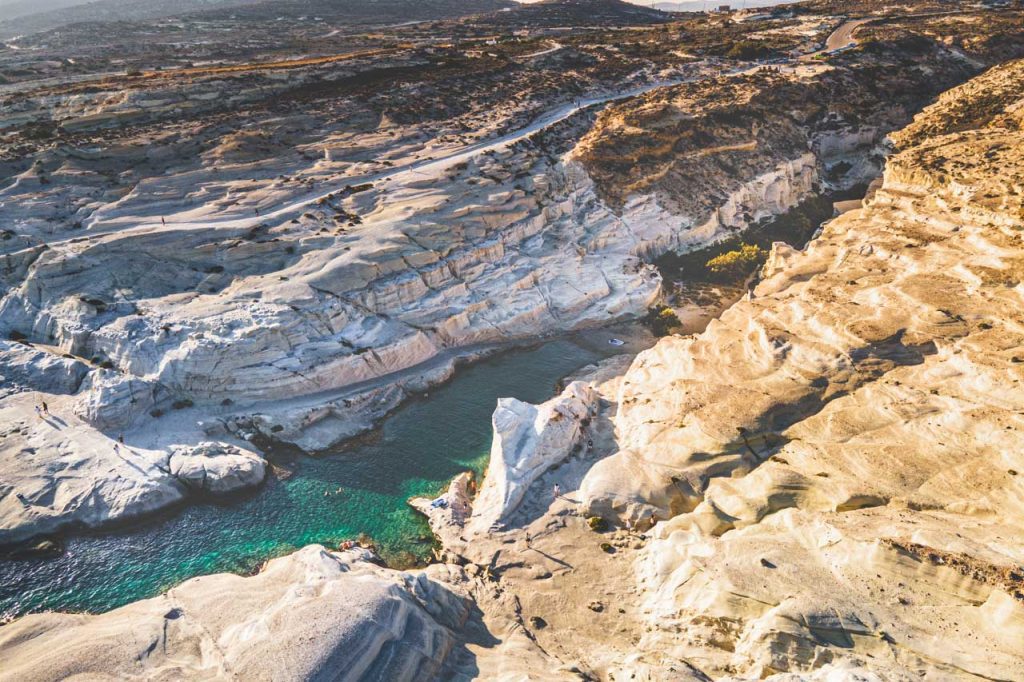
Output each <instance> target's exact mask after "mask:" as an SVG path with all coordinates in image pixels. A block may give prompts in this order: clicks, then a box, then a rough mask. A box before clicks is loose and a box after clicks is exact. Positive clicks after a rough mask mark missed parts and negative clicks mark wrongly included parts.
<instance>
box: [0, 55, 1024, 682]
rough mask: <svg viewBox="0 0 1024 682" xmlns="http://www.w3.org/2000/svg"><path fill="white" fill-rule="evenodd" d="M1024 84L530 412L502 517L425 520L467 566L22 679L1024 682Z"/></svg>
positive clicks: (910, 140)
mask: <svg viewBox="0 0 1024 682" xmlns="http://www.w3.org/2000/svg"><path fill="white" fill-rule="evenodd" d="M1022 72H1024V62H1017V63H1013V64H1008V65H1006V66H1002V67H997V68H995V69H993V70H991V71H989V72H987V73H986V74H984V75H983V76H981V77H980V78H979V79H978V80H975V81H972V82H970V83H968V84H966V85H965V86H962V87H960V88H957V89H955V90H953V91H951V92H950V93H948V94H946V95H944V96H943V97H942V98H941V99H940V100H939V101H938V102H937V103H935V104H934V105H933V106H931V107H929V108H928V109H926V110H925V111H924V112H923V113H922V114H921V115H920V116H918V117H917V118H916V119H915V121H914V122H913V123H912V124H911V125H910V126H909V127H908V128H907V129H905V130H904V131H903V132H901V133H899V134H896V135H894V139H895V140H896V142H897V144H898V150H897V152H896V153H895V155H894V156H892V157H891V158H890V159H889V160H888V162H887V163H886V166H885V173H884V179H883V182H882V184H881V187H880V188H878V190H877V191H876V192H875V193H874V194H873V196H872V197H871V198H870V199H869V200H868V201H866V202H865V204H864V206H863V207H862V208H860V209H856V210H853V211H851V212H848V213H846V214H844V215H843V216H841V217H839V218H837V219H834V220H832V221H830V222H829V223H827V224H826V225H825V226H824V228H823V231H822V233H821V234H820V236H819V237H818V238H816V239H815V240H814V241H813V242H812V243H811V245H810V246H809V247H808V248H807V249H806V250H804V251H799V252H798V251H795V250H793V249H791V248H788V247H783V246H781V245H780V246H776V248H775V249H774V251H773V253H772V256H771V259H770V261H769V263H768V265H767V266H766V267H765V269H764V271H763V272H762V273H761V280H760V282H759V283H758V284H757V286H756V288H754V289H753V291H752V292H751V293H750V295H749V296H748V297H747V298H745V299H744V300H743V301H741V302H739V303H738V304H736V305H735V306H733V307H732V308H731V309H729V310H728V311H727V312H726V313H725V314H724V315H723V316H722V318H721V319H720V320H719V321H717V322H714V323H712V324H711V325H710V326H709V327H708V328H707V330H706V331H704V332H703V333H701V334H699V335H690V336H685V337H684V336H670V337H666V338H664V339H662V340H661V341H660V342H659V343H658V344H657V345H656V346H655V347H654V348H652V349H651V350H649V351H646V352H644V353H642V354H641V355H639V356H638V357H637V358H636V359H635V360H634V361H633V362H632V364H631V365H630V366H629V367H628V369H625V368H623V367H622V366H621V362H620V363H619V364H615V363H612V364H609V365H606V366H603V367H600V368H591V370H589V371H588V372H586V373H584V374H583V375H581V376H580V377H577V378H578V379H579V380H578V381H574V382H572V383H570V384H569V385H568V386H567V387H566V389H565V390H564V392H563V393H562V394H561V395H560V396H558V397H556V398H554V399H552V400H551V401H549V402H547V403H545V404H544V405H541V406H537V407H534V406H530V405H527V404H524V403H521V402H519V401H516V400H503V401H501V403H500V404H499V407H498V410H497V411H496V412H495V415H494V419H493V424H494V432H495V438H494V443H493V447H492V452H491V463H490V468H489V470H488V476H487V478H486V479H485V481H484V484H483V487H482V490H481V492H480V493H479V495H478V496H477V497H476V499H475V500H473V499H471V496H470V494H469V490H470V486H469V484H468V476H461V477H459V478H458V479H457V480H456V481H455V482H454V483H453V484H452V486H451V489H450V490H449V492H448V493H447V494H446V495H445V500H446V501H447V506H442V507H437V506H433V505H431V504H430V503H429V501H427V500H416V501H414V503H415V504H416V505H417V506H418V507H420V508H422V509H424V511H425V512H427V513H428V514H429V515H430V517H431V522H432V524H433V526H434V528H435V531H436V532H437V534H438V536H439V537H440V538H441V539H442V540H443V542H444V544H445V552H444V555H443V556H444V558H445V560H446V562H447V563H445V564H439V565H434V566H431V567H430V568H429V569H427V570H426V571H424V572H422V573H418V574H408V573H400V572H394V571H387V570H385V569H379V568H377V567H374V566H371V565H369V564H368V563H367V559H368V556H367V555H366V554H365V553H362V552H360V551H358V550H354V551H348V552H343V553H331V552H326V551H323V550H322V549H321V548H318V547H310V548H306V549H305V550H302V551H301V552H299V553H297V554H295V555H292V556H291V557H287V558H284V559H280V560H277V561H273V562H271V563H270V564H269V565H268V567H267V568H266V569H265V570H264V572H263V573H261V574H260V575H257V576H255V577H250V578H240V577H234V576H223V575H222V576H213V577H209V578H205V577H204V578H199V579H196V580H193V581H190V582H188V583H186V584H185V585H183V586H181V587H179V588H176V589H174V590H171V591H170V592H168V593H167V595H166V596H163V597H159V598H156V599H152V600H147V601H144V602H139V603H137V604H134V605H130V606H128V607H124V608H122V609H118V610H116V611H113V612H111V613H109V614H105V615H101V616H74V615H59V614H42V615H38V614H37V615H31V616H27V617H24V618H22V619H20V620H18V621H16V622H14V623H11V624H8V625H5V626H3V627H2V628H0V658H2V659H3V660H4V661H5V667H4V669H3V670H0V679H7V678H9V679H18V680H25V679H29V680H33V679H54V678H61V677H66V676H70V675H74V674H86V675H89V674H92V675H116V676H125V675H139V676H143V677H159V676H165V677H167V676H180V675H196V674H200V673H202V674H205V675H210V676H214V677H231V676H244V677H247V678H253V679H262V678H267V679H270V678H274V677H275V676H277V675H278V674H282V671H283V670H285V668H281V667H279V666H286V669H287V671H288V674H296V671H298V673H297V674H298V675H301V676H303V677H320V676H334V675H344V674H351V675H356V674H357V673H356V672H354V671H358V672H359V673H365V674H366V675H367V676H372V677H373V678H374V679H378V678H380V677H382V676H384V677H388V678H389V679H419V678H422V677H429V676H431V675H436V676H440V677H443V678H456V679H461V678H473V677H480V678H484V679H494V678H515V679H523V678H529V679H555V680H562V679H579V678H580V677H584V678H586V679H609V680H613V679H615V680H618V679H666V678H670V679H680V680H694V681H699V682H706V681H707V680H710V679H716V680H718V679H720V680H736V681H738V680H754V679H770V680H775V681H777V682H783V681H784V680H785V681H791V680H834V679H843V680H845V679H855V680H878V679H884V680H907V681H910V680H919V679H936V680H939V679H941V680H992V679H999V680H1004V679H1007V680H1008V679H1021V678H1022V677H1024V656H1022V654H1021V650H1020V642H1021V641H1022V638H1024V545H1022V543H1021V540H1020V533H1019V526H1020V523H1021V515H1022V514H1024V507H1022V505H1021V500H1022V499H1024V455H1022V454H1021V453H1022V452H1024V419H1022V416H1021V415H1022V414H1024V394H1022V392H1021V390H1020V384H1021V382H1022V381H1024V369H1022V368H1024V357H1022V354H1021V351H1020V349H1021V347H1022V346H1024V337H1022V336H1024V334H1022V331H1021V330H1022V329H1024V317H1022V313H1021V310H1022V309H1024V307H1022V301H1021V281H1022V276H1024V265H1022V264H1024V244H1022V240H1021V235H1020V230H1021V225H1022V223H1024V156H1022V154H1021V150H1022V149H1024V134H1022V130H1021V125H1020V123H1021V119H1020V112H1021V111H1022V110H1024V79H1022V78H1021V75H1022ZM964 112H970V114H969V116H968V117H967V118H969V120H965V114H964ZM623 369H625V373H624V374H621V372H622V371H623ZM554 484H557V485H558V486H559V490H558V491H557V492H558V493H560V494H557V495H554V496H553V495H552V489H553V486H554ZM354 603H358V604H359V605H360V608H359V609H355V610H353V609H350V608H349V607H350V606H351V605H352V604H354ZM254 647H259V651H260V652H261V655H260V656H256V655H254V654H253V653H252V652H253V651H254ZM53 651H60V652H61V656H59V657H57V656H52V655H50V652H53ZM267 652H270V653H271V654H272V655H270V656H266V653H267ZM264 656H266V660H264ZM40 659H42V660H44V661H45V664H42V665H40V664H36V661H38V660H40ZM254 660H259V661H260V665H259V666H258V667H254V666H253V663H252V662H253V661H254Z"/></svg>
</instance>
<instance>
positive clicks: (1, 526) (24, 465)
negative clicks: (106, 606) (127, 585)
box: [0, 393, 265, 545]
mask: <svg viewBox="0 0 1024 682" xmlns="http://www.w3.org/2000/svg"><path fill="white" fill-rule="evenodd" d="M43 401H46V402H47V405H48V407H49V415H44V416H43V417H42V418H41V417H40V416H37V414H36V413H35V411H34V407H35V406H36V405H39V404H40V403H41V402H43ZM73 405H74V403H73V398H72V397H71V396H57V395H49V394H40V393H19V394H15V395H11V396H7V397H5V398H0V424H2V427H0V429H2V431H0V471H3V477H2V478H0V545H7V544H11V543H16V542H20V541H23V540H27V539H29V538H31V537H32V536H35V535H38V534H43V533H52V532H54V531H57V530H59V529H62V528H65V527H67V526H71V525H81V526H85V527H89V528H95V527H99V526H102V525H104V524H106V523H108V522H111V521H119V520H127V519H131V518H136V517H139V516H142V515H144V514H148V513H152V512H154V511H156V510H158V509H161V508H164V507H166V506H169V505H171V504H174V503H175V502H178V501H180V500H182V499H184V498H185V497H186V495H187V494H188V490H189V488H194V489H197V490H198V489H202V490H204V491H206V492H210V493H222V492H229V491H233V490H238V489H241V488H244V487H249V486H253V485H256V484H258V483H259V482H260V481H262V480H263V476H264V472H265V462H264V461H263V459H262V458H261V457H260V456H259V455H256V454H255V453H252V452H248V451H244V450H242V449H240V448H237V447H235V446H230V445H226V444H215V443H206V444H203V445H201V446H199V447H180V448H177V449H175V450H173V453H174V454H173V455H172V454H170V450H164V449H160V448H149V447H141V446H138V445H133V444H132V442H131V441H129V443H128V444H121V443H118V441H117V440H116V438H115V437H113V436H110V435H106V434H104V433H102V432H100V431H97V430H96V429H94V428H92V426H90V425H89V424H87V423H85V422H84V421H82V420H81V419H80V418H79V417H77V416H76V415H75V414H74V413H73V412H72V407H73Z"/></svg>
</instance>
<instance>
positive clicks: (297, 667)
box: [0, 545, 469, 682]
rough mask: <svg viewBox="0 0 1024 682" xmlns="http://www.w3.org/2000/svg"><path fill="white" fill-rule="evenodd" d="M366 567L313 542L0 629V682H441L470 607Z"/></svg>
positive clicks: (422, 584)
mask: <svg viewBox="0 0 1024 682" xmlns="http://www.w3.org/2000/svg"><path fill="white" fill-rule="evenodd" d="M370 559H371V556H370V555H369V554H368V553H367V552H365V551H364V550H350V551H347V552H343V553H332V552H328V551H326V550H325V549H324V548H323V547H320V546H318V545H310V546H308V547H306V548H304V549H302V550H300V551H298V552H296V553H294V554H291V555H289V556H287V557H283V558H281V559H275V560H273V561H271V562H270V563H269V564H267V566H266V568H265V569H264V570H263V571H262V572H261V573H260V574H259V575H256V576H253V577H249V578H244V577H241V576H235V575H229V574H220V575H214V576H205V577H202V578H194V579H192V580H190V581H188V582H186V583H184V584H182V585H181V586H179V587H176V588H174V589H173V590H171V591H169V592H167V593H166V594H164V595H163V596H160V597H156V598H154V599H148V600H146V601H141V602H136V603H134V604H130V605H128V606H125V607H122V608H120V609H117V610H115V611H111V612H109V613H106V614H103V615H100V616H89V615H68V614H59V613H48V614H39V615H32V616H27V617H25V618H22V619H21V620H19V621H17V622H16V623H13V624H10V625H6V626H4V627H3V628H2V629H0V650H2V651H3V656H2V658H3V661H4V664H3V666H0V680H5V681H6V680H10V681H12V682H13V681H14V680H18V681H19V682H28V681H30V680H58V679H69V678H79V679H86V678H89V679H99V678H103V679H109V678H118V679H152V680H181V679H199V678H205V679H245V680H285V679H289V680H298V679H302V680H360V679H365V680H395V679H403V680H432V679H437V676H438V674H439V671H440V670H441V667H442V665H443V664H444V662H445V659H446V658H447V657H448V656H449V654H450V653H451V652H452V649H453V647H454V646H455V645H456V639H455V637H454V636H453V634H452V631H453V630H458V629H459V628H461V627H462V626H463V625H464V624H465V622H466V619H467V618H468V616H469V610H468V603H467V602H466V601H465V599H464V598H463V597H461V596H458V595H457V594H455V593H453V592H451V591H450V590H449V589H447V588H445V587H442V586H441V585H440V584H439V583H437V582H435V581H434V580H432V579H430V578H429V577H428V576H427V575H426V574H420V575H417V576H413V575H409V574H404V573H398V572H395V571H389V570H387V569H382V568H379V567H377V566H375V565H374V564H372V563H370V561H369V560H370ZM438 568H442V571H441V572H442V573H443V572H444V571H443V567H438ZM57 652H60V653H59V654H58V653H57Z"/></svg>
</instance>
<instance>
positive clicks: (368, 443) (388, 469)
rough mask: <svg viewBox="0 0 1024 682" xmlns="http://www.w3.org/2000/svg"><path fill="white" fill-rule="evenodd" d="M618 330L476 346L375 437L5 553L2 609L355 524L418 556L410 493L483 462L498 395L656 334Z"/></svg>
mask: <svg viewBox="0 0 1024 682" xmlns="http://www.w3.org/2000/svg"><path fill="white" fill-rule="evenodd" d="M614 336H625V338H630V337H629V335H626V334H623V333H622V332H621V330H619V331H613V330H611V329H608V330H594V331H591V332H587V333H581V334H575V335H572V336H569V337H562V338H557V339H554V340H549V341H545V342H543V343H541V344H539V345H536V346H532V347H528V348H518V349H513V350H509V351H507V352H503V353H501V354H499V355H496V356H493V357H490V358H487V359H484V360H481V361H479V362H477V363H474V364H473V365H471V366H469V367H466V368H463V369H461V370H460V371H459V372H458V373H457V374H456V376H455V377H454V378H453V379H452V380H451V381H449V382H448V383H446V384H444V385H443V386H439V387H436V388H435V389H433V390H431V391H430V393H429V397H427V398H422V399H417V400H414V401H412V402H409V403H407V404H406V405H404V406H403V407H401V408H399V409H398V410H397V411H396V412H395V413H394V414H392V415H391V416H390V417H388V418H387V419H385V420H384V422H383V424H382V425H381V427H380V429H378V430H377V431H376V432H375V433H374V434H372V437H369V438H364V439H362V440H361V441H360V442H357V443H354V444H350V445H348V446H346V447H344V448H341V449H339V450H338V451H336V452H331V453H328V454H326V455H321V456H319V457H308V456H304V455H294V454H289V453H281V452H271V453H268V457H269V459H270V460H271V461H272V462H274V463H275V467H274V468H275V473H272V474H271V475H270V476H268V480H267V482H266V483H265V484H264V485H263V486H262V487H261V488H260V489H258V490H257V491H256V492H254V493H251V494H249V495H247V496H245V497H244V498H242V499H240V500H235V501H233V502H229V503H213V502H200V503H197V504H191V505H188V506H184V507H181V508H179V509H178V510H176V511H174V512H172V513H169V514H166V515H163V516H162V517H157V518H155V519H151V520H149V521H147V522H144V523H141V524H138V525H135V526H132V527H129V528H124V529H121V530H117V531H112V532H104V533H91V534H86V535H79V536H73V537H71V538H69V539H67V541H66V543H65V546H66V552H65V553H64V555H62V556H60V557H58V558H55V559H29V560H4V561H0V622H3V621H4V620H6V619H10V618H13V617H16V616H19V615H22V614H25V613H31V612H37V611H48V610H54V611H86V612H92V613H98V612H102V611H107V610H110V609H113V608H116V607H118V606H121V605H124V604H127V603H129V602H132V601H136V600H139V599H145V598H147V597H152V596H154V595H157V594H159V593H161V592H163V591H165V590H167V589H169V588H171V587H173V586H175V585H177V584H180V583H181V582H183V581H185V580H187V579H189V578H192V577H195V576H199V575H208V574H211V573H221V572H234V573H250V572H253V571H255V570H257V569H258V568H259V566H260V565H261V564H262V563H263V562H264V561H266V560H267V559H270V558H273V557H276V556H281V555H283V554H287V553H289V552H292V551H294V550H296V549H298V548H300V547H302V546H304V545H307V544H310V543H322V544H324V545H325V546H328V547H331V548H333V547H336V546H337V545H338V544H339V542H341V541H342V540H345V539H350V538H352V539H354V538H355V537H357V536H358V535H360V534H361V533H366V534H368V535H369V536H370V537H372V538H373V540H374V542H375V543H376V544H377V547H378V550H379V552H380V554H381V556H382V557H383V558H384V559H385V561H387V562H389V563H391V564H399V565H402V564H404V565H410V564H412V563H415V562H418V561H422V560H423V559H424V558H425V557H427V556H428V555H429V553H430V550H431V548H432V547H433V540H432V538H431V537H430V533H429V529H428V527H427V524H426V522H425V521H424V520H423V519H422V518H421V517H420V516H419V515H418V514H416V513H415V512H413V511H412V510H411V509H410V508H409V507H408V505H407V504H406V500H407V499H408V498H409V497H412V496H415V495H434V494H436V493H437V492H439V491H440V490H441V489H442V488H443V487H444V486H445V485H446V484H447V483H448V481H449V480H451V478H453V477H454V476H455V475H457V474H458V473H460V472H462V471H466V470H467V469H473V470H475V471H476V472H477V473H480V472H481V471H482V470H483V468H484V466H486V463H487V455H488V452H489V450H490V444H491V428H490V424H491V413H492V412H493V411H494V407H495V403H496V401H497V399H498V398H499V397H506V396H512V397H516V398H519V399H520V400H526V401H529V402H541V401H543V400H546V399H547V398H549V397H551V396H552V395H553V394H554V391H555V388H556V384H557V382H558V381H559V380H560V379H562V378H563V377H565V376H566V375H568V374H570V373H571V372H573V371H575V370H577V369H579V368H581V367H583V366H584V365H587V364H589V363H592V362H595V361H597V360H600V359H602V358H603V357H608V356H610V355H613V354H616V353H621V352H623V351H624V350H628V351H632V352H636V351H639V350H641V349H642V348H643V347H645V346H646V345H650V343H651V342H646V341H645V340H636V341H630V343H629V345H628V346H627V347H626V348H617V347H614V346H612V345H610V344H608V339H609V338H612V337H614ZM633 336H636V334H635V333H634V334H633ZM643 338H645V337H643ZM339 489H340V490H339Z"/></svg>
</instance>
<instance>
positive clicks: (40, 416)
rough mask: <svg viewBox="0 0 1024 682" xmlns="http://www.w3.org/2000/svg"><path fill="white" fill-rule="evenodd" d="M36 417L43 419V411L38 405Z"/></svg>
mask: <svg viewBox="0 0 1024 682" xmlns="http://www.w3.org/2000/svg"><path fill="white" fill-rule="evenodd" d="M36 416H37V417H39V418H40V419H42V418H43V411H42V410H41V409H39V406H38V405H36Z"/></svg>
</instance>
